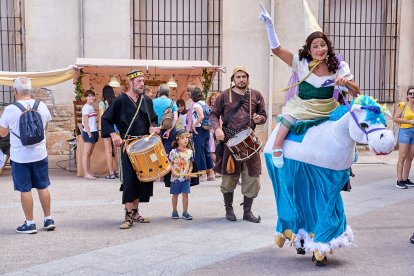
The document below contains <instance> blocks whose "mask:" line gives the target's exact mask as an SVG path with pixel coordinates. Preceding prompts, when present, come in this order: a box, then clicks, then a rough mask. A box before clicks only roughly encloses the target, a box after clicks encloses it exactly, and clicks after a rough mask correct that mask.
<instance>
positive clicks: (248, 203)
mask: <svg viewBox="0 0 414 276" xmlns="http://www.w3.org/2000/svg"><path fill="white" fill-rule="evenodd" d="M252 204H253V198H248V197H246V196H245V197H244V202H243V210H244V214H243V220H247V221H250V222H254V223H259V222H260V221H261V220H262V218H261V217H260V216H259V217H258V218H256V217H255V216H254V215H253V213H252V211H251V210H252Z"/></svg>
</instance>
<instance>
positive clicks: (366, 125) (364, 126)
mask: <svg viewBox="0 0 414 276" xmlns="http://www.w3.org/2000/svg"><path fill="white" fill-rule="evenodd" d="M359 125H360V126H361V127H362V128H368V124H367V123H360V124H359Z"/></svg>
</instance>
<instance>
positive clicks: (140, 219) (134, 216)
mask: <svg viewBox="0 0 414 276" xmlns="http://www.w3.org/2000/svg"><path fill="white" fill-rule="evenodd" d="M132 211H133V213H132V220H133V221H134V222H139V223H150V222H151V219H150V218H144V217H143V216H141V215H140V214H139V213H138V210H137V209H132Z"/></svg>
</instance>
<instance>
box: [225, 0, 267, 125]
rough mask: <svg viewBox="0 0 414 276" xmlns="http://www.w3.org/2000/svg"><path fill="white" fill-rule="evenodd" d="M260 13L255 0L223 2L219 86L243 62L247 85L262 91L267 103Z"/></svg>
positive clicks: (265, 68) (264, 53) (265, 44)
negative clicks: (248, 82) (221, 66)
mask: <svg viewBox="0 0 414 276" xmlns="http://www.w3.org/2000/svg"><path fill="white" fill-rule="evenodd" d="M259 12H260V9H259V6H258V4H257V2H256V1H250V0H226V1H223V14H224V16H223V40H222V43H223V44H222V46H223V47H222V49H223V50H222V56H223V64H224V65H225V66H226V68H227V73H226V74H223V87H222V88H223V89H226V88H228V87H229V85H230V77H231V75H232V70H233V68H234V67H235V66H240V65H243V66H246V67H247V70H248V71H249V76H250V87H251V88H254V89H257V90H259V91H260V92H262V95H263V97H264V98H265V100H266V102H267V97H268V93H269V91H268V79H269V76H268V66H269V65H268V64H269V58H268V57H269V55H270V51H269V46H268V43H267V36H266V32H265V29H264V27H263V25H262V23H261V22H260V21H259V19H258V16H259ZM260 129H265V127H263V126H262V127H260Z"/></svg>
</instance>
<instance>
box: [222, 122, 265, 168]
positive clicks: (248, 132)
mask: <svg viewBox="0 0 414 276" xmlns="http://www.w3.org/2000/svg"><path fill="white" fill-rule="evenodd" d="M227 147H228V148H229V150H230V152H231V153H232V155H233V157H234V159H236V160H237V161H245V160H248V159H250V158H251V157H252V156H253V155H254V154H255V153H256V152H258V151H259V150H260V149H261V148H262V143H261V142H260V140H259V138H257V137H256V135H255V134H254V131H253V130H252V129H251V128H247V129H245V130H242V131H240V132H239V133H237V134H236V135H235V136H234V137H233V138H231V139H229V141H227Z"/></svg>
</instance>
